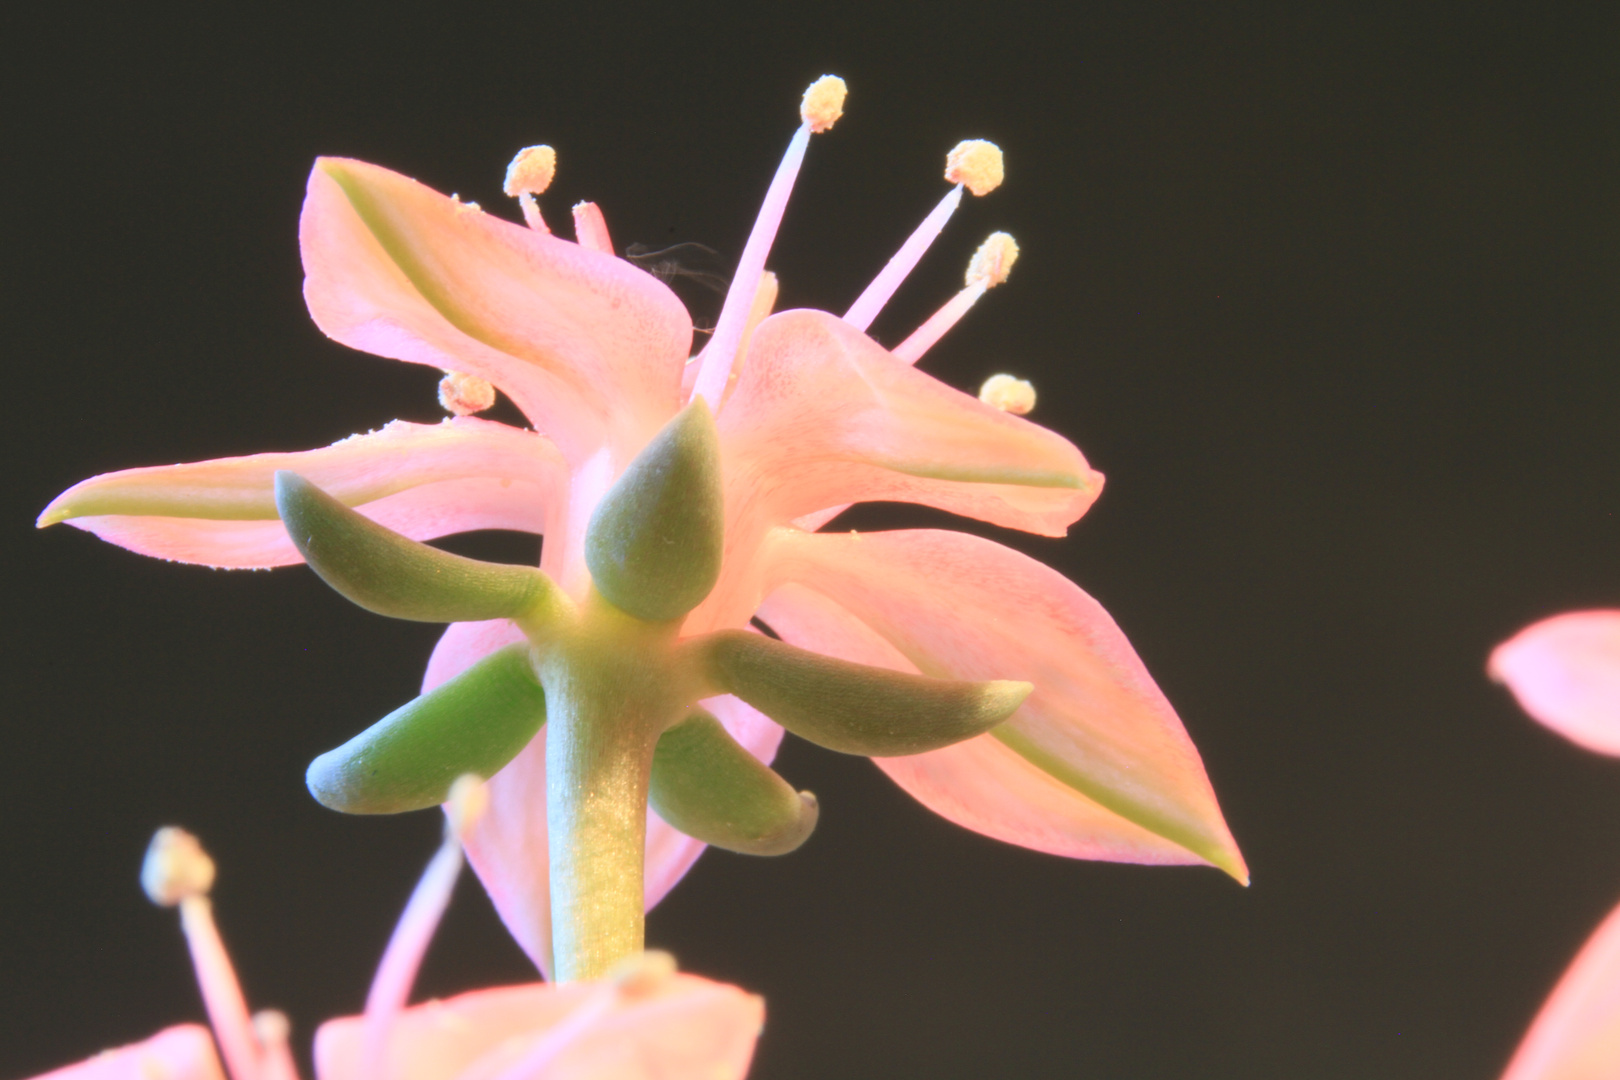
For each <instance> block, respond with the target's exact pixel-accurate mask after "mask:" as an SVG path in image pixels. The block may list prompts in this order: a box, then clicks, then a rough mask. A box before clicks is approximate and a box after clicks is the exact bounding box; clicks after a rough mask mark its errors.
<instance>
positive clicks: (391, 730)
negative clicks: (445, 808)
mask: <svg viewBox="0 0 1620 1080" xmlns="http://www.w3.org/2000/svg"><path fill="white" fill-rule="evenodd" d="M545 722H546V696H545V693H544V691H542V690H541V689H540V684H539V682H537V681H536V680H535V676H534V670H533V668H532V666H531V664H530V662H529V649H528V646H526V645H509V646H507V647H506V648H504V649H502V650H500V651H499V652H496V653H492V654H490V655H489V656H486V657H485V658H484V659H482V660H480V661H479V662H478V663H476V664H474V665H473V666H472V667H470V668H468V669H467V670H466V671H464V672H462V673H461V674H460V675H457V676H456V677H455V678H454V679H451V680H449V681H448V682H446V683H444V684H443V685H441V686H439V687H437V688H435V689H433V690H430V691H429V692H428V693H426V694H423V695H422V696H421V697H419V698H417V699H416V700H414V701H412V702H411V703H410V704H408V705H403V706H401V707H400V708H398V709H395V710H394V711H393V712H391V713H389V714H388V715H387V716H385V717H383V718H382V719H381V720H379V721H377V722H376V723H375V724H373V725H371V726H370V727H369V728H367V729H366V730H365V731H363V732H361V733H360V734H359V735H356V736H355V737H354V738H352V739H350V740H349V741H348V742H346V743H344V744H343V745H342V746H340V747H338V748H337V749H335V750H328V751H327V752H326V753H324V754H322V755H321V756H320V757H318V758H316V759H315V760H314V761H312V762H311V763H310V766H309V771H308V772H307V773H306V774H305V777H304V779H305V782H306V783H307V784H308V785H309V791H310V794H311V795H314V796H315V800H316V801H317V802H319V803H320V804H321V805H322V806H327V807H330V808H331V809H333V810H341V811H342V812H344V813H346V814H398V813H402V812H404V811H406V810H420V809H422V808H424V807H428V806H436V805H438V804H439V803H442V802H443V801H444V800H445V799H446V798H447V797H448V796H449V792H450V785H451V784H453V783H454V782H455V780H456V777H458V776H460V775H462V774H463V773H476V774H477V775H479V776H494V775H495V774H496V773H497V772H499V771H500V770H501V768H502V767H503V766H505V765H506V763H507V762H509V761H511V760H512V759H513V758H514V757H516V756H517V755H518V751H520V750H522V749H523V748H524V747H525V746H527V745H529V741H530V740H531V739H533V738H534V736H535V733H536V732H538V731H539V730H540V728H541V726H542V725H543V724H544V723H545Z"/></svg>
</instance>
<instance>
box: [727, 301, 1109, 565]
mask: <svg viewBox="0 0 1620 1080" xmlns="http://www.w3.org/2000/svg"><path fill="white" fill-rule="evenodd" d="M719 425H720V432H721V437H722V439H723V440H724V445H725V450H726V470H727V475H726V482H727V491H726V495H727V500H728V503H732V504H735V505H737V506H739V507H746V508H748V509H749V510H751V511H753V512H756V513H758V514H760V515H761V516H762V517H763V518H764V519H765V520H766V521H767V522H768V523H769V524H773V525H774V524H783V523H786V522H788V521H791V520H793V519H794V518H797V517H800V516H802V515H805V514H809V513H812V512H814V511H818V510H822V509H824V508H826V507H829V506H836V505H842V504H844V503H853V502H861V501H872V500H887V501H900V502H915V503H922V504H924V505H926V506H936V507H939V508H940V509H943V510H949V511H951V512H952V513H956V514H963V515H965V516H967V517H974V518H979V519H980V520H983V521H989V522H993V523H995V524H997V525H1004V526H1007V527H1008V528H1015V529H1024V530H1027V531H1029V532H1037V533H1041V534H1042V535H1045V536H1062V535H1063V534H1064V531H1065V530H1066V529H1067V527H1068V525H1069V524H1070V523H1071V522H1073V521H1075V520H1076V519H1077V518H1079V517H1080V515H1081V514H1083V513H1085V511H1086V509H1087V508H1088V507H1089V506H1090V505H1091V504H1092V502H1093V501H1095V499H1096V498H1097V495H1098V493H1099V492H1100V491H1101V490H1102V475H1101V474H1100V473H1097V472H1095V471H1094V470H1092V469H1091V467H1090V466H1088V465H1087V464H1086V462H1085V459H1084V458H1082V457H1081V456H1080V451H1079V450H1077V449H1075V446H1074V444H1073V443H1071V442H1069V441H1068V440H1067V439H1065V438H1063V437H1062V436H1060V435H1057V434H1055V433H1053V432H1051V431H1048V430H1047V429H1045V428H1043V427H1040V426H1039V425H1036V424H1032V423H1030V422H1029V421H1027V420H1024V419H1021V418H1019V417H1016V416H1012V415H1010V414H1008V413H1004V412H1001V411H1000V410H998V409H995V408H992V407H991V406H989V405H986V404H984V403H983V402H981V401H979V400H978V399H977V398H975V397H972V396H970V395H968V394H964V393H962V392H960V391H958V390H954V389H952V388H951V387H949V386H946V385H945V384H944V383H942V382H940V381H939V380H938V379H935V378H933V377H932V376H930V375H927V374H925V373H923V372H921V371H918V370H916V369H915V368H913V367H910V366H909V365H906V364H902V363H900V362H898V361H897V360H895V358H894V357H893V356H890V355H889V353H887V352H886V351H884V349H883V348H882V347H881V346H879V345H878V344H877V343H876V342H874V341H873V340H872V339H871V338H869V337H867V336H866V335H865V334H862V333H861V332H859V331H858V330H855V329H854V328H853V327H850V326H849V325H847V324H845V323H844V322H843V321H841V320H839V319H837V318H835V317H833V316H832V315H829V314H827V313H826V312H823V311H785V312H782V313H780V314H777V315H773V316H771V317H770V318H768V319H766V320H765V321H764V322H762V323H761V324H760V325H759V328H758V329H757V330H756V331H755V332H754V337H753V344H752V345H751V346H750V348H749V353H748V358H747V363H746V364H745V365H744V367H743V369H742V375H741V378H740V379H739V381H738V383H737V388H736V390H735V392H733V394H732V396H731V397H730V399H728V401H727V403H726V406H725V409H724V410H723V411H722V412H721V414H720V417H719ZM733 513H737V511H733Z"/></svg>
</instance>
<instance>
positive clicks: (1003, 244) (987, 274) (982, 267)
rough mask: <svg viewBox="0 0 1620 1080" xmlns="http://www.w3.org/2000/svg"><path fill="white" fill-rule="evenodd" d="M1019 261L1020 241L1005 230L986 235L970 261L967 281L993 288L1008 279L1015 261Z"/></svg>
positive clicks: (970, 283) (971, 283)
mask: <svg viewBox="0 0 1620 1080" xmlns="http://www.w3.org/2000/svg"><path fill="white" fill-rule="evenodd" d="M1017 261H1018V241H1016V240H1014V239H1013V238H1012V236H1011V235H1009V234H1008V233H1004V232H993V233H991V234H990V235H989V236H987V237H985V240H984V243H982V244H980V245H979V250H978V251H975V252H974V253H973V259H972V260H971V261H970V262H969V263H968V268H967V283H968V284H969V285H982V286H984V287H985V288H986V289H993V288H995V287H996V286H997V285H1000V284H1001V283H1002V282H1003V281H1006V280H1007V275H1008V274H1010V273H1012V268H1013V263H1015V262H1017Z"/></svg>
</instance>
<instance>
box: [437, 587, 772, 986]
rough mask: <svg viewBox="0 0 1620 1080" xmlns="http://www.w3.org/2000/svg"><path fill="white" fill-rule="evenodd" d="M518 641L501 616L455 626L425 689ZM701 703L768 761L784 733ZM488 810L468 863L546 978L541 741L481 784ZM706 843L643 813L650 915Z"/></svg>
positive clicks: (746, 711) (745, 712)
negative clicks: (644, 817)
mask: <svg viewBox="0 0 1620 1080" xmlns="http://www.w3.org/2000/svg"><path fill="white" fill-rule="evenodd" d="M522 640H523V632H522V631H521V630H519V629H518V628H517V627H516V626H515V625H513V624H512V623H510V622H508V621H506V620H505V619H496V620H491V621H489V622H477V623H456V624H454V625H452V626H451V627H450V628H449V629H448V630H446V631H445V634H444V636H443V637H442V638H440V639H439V644H438V646H437V647H436V648H435V649H434V650H433V656H432V658H431V659H430V660H429V661H428V668H427V674H426V675H425V676H424V678H423V680H422V691H423V692H424V693H426V692H427V691H429V690H431V689H433V688H434V687H435V686H438V685H439V684H440V683H442V682H444V681H445V680H447V679H450V678H453V677H454V676H456V675H459V674H460V673H461V672H462V671H465V670H466V669H467V668H468V667H470V666H471V665H472V664H474V663H476V662H477V661H479V660H481V659H483V658H484V657H485V656H488V655H489V654H490V653H492V652H494V651H495V650H496V649H499V648H502V647H503V646H506V645H510V644H512V643H513V642H518V641H522ZM702 704H703V706H704V707H705V708H707V709H709V711H710V712H712V713H714V715H715V716H716V717H717V718H718V719H719V720H720V722H721V723H722V724H724V725H725V726H726V729H727V730H728V731H730V732H731V734H732V736H733V737H734V738H736V740H737V741H738V742H739V743H741V744H742V745H743V746H744V747H746V748H747V749H748V750H749V752H750V753H752V754H753V755H754V756H755V757H757V758H759V759H760V760H761V761H763V762H765V763H766V764H769V763H770V761H771V759H772V758H774V757H775V756H776V749H777V747H778V746H779V745H780V744H781V742H782V728H781V727H780V726H779V725H777V724H775V723H774V722H772V721H771V720H769V719H767V718H766V717H765V716H763V715H762V714H760V712H759V711H758V710H756V709H754V708H752V707H750V706H748V705H745V704H744V703H742V702H741V701H738V700H737V699H736V698H733V697H730V696H729V695H728V696H726V697H718V698H710V699H708V700H706V701H704V702H702ZM486 790H487V791H488V793H489V807H488V809H487V810H485V812H484V814H483V816H482V817H481V818H480V819H479V820H478V822H477V824H475V825H474V826H473V827H472V829H471V830H470V831H469V833H468V835H467V837H466V839H465V841H464V846H465V847H466V850H467V860H468V862H470V863H471V864H472V867H473V870H474V871H475V872H476V873H477V874H478V878H479V880H480V881H482V882H483V883H484V889H485V890H486V891H487V892H488V893H489V897H490V900H491V901H492V902H493V903H494V905H495V910H496V911H497V912H499V913H500V916H501V920H502V921H503V922H505V924H506V927H507V929H508V930H510V931H511V933H512V936H513V937H514V938H516V939H517V942H518V944H519V945H520V946H522V948H523V951H524V952H526V953H528V954H529V958H530V959H532V960H533V961H534V963H535V966H536V967H538V968H540V970H541V971H543V972H545V973H546V974H547V976H548V977H549V975H550V973H551V886H550V874H551V860H550V856H549V855H548V854H547V841H548V835H549V834H548V832H547V830H546V741H545V739H543V738H541V739H535V740H534V741H533V742H531V743H529V745H528V746H527V747H525V748H524V750H523V751H522V753H520V754H518V756H517V757H516V758H514V759H513V760H512V762H511V763H510V764H509V765H507V766H506V768H504V769H502V770H501V771H500V772H498V773H496V774H495V776H494V777H492V778H491V779H490V781H489V783H488V784H487V785H486ZM706 846H707V845H705V844H703V843H701V842H700V841H697V840H694V839H692V838H691V837H689V836H687V835H686V834H685V833H683V832H681V831H679V830H678V829H676V828H674V827H673V826H670V825H668V824H666V823H665V822H664V820H663V819H662V818H660V817H659V816H658V815H657V813H655V812H654V811H652V810H651V809H649V810H648V811H647V856H646V859H647V861H646V880H645V886H644V887H645V890H646V902H647V908H648V909H649V910H650V909H651V908H652V907H653V905H655V904H657V903H658V901H660V900H662V899H663V898H664V896H665V894H666V893H668V892H669V890H670V889H672V888H674V886H675V884H676V882H678V881H680V879H681V878H682V877H684V876H685V874H686V872H687V871H688V870H690V869H691V868H692V864H693V863H695V862H696V861H697V858H698V856H699V855H701V854H702V853H703V849H704V847H706Z"/></svg>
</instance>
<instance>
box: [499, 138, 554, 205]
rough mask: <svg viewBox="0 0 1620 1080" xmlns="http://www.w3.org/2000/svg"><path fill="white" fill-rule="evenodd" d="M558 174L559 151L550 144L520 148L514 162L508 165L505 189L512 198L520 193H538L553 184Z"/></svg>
mask: <svg viewBox="0 0 1620 1080" xmlns="http://www.w3.org/2000/svg"><path fill="white" fill-rule="evenodd" d="M556 175H557V151H555V150H553V149H552V148H551V147H549V146H545V145H540V146H531V147H528V148H527V149H524V150H519V151H518V155H517V157H515V158H513V159H512V164H510V165H508V166H507V167H506V186H505V188H504V189H503V190H504V191H505V192H506V193H507V194H508V195H510V196H512V198H514V199H515V198H517V197H518V196H519V195H538V194H540V193H541V192H542V191H545V190H546V188H548V187H550V186H551V178H552V177H553V176H556Z"/></svg>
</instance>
